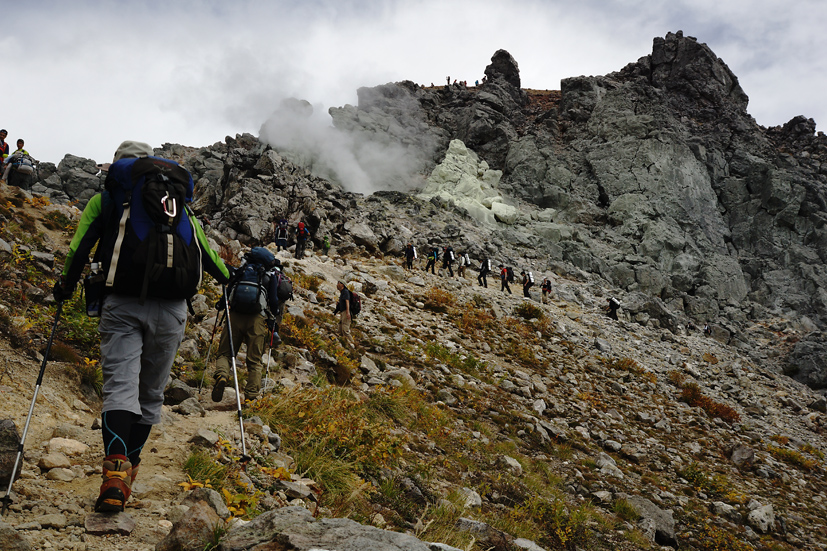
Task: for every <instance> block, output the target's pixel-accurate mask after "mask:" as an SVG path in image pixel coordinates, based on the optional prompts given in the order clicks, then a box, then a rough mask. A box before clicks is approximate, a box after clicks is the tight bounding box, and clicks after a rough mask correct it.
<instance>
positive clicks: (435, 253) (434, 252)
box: [425, 247, 439, 275]
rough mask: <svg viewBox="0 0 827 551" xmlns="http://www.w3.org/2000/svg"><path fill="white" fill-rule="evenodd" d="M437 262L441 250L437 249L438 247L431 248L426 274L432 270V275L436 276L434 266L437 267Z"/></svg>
mask: <svg viewBox="0 0 827 551" xmlns="http://www.w3.org/2000/svg"><path fill="white" fill-rule="evenodd" d="M437 260H439V249H437V248H436V247H431V250H430V251H428V263H427V264H425V272H426V273H427V271H428V269H429V268H430V270H431V273H432V274H434V275H436V272H435V271H434V266H436V262H437Z"/></svg>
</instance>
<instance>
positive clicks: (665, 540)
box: [625, 496, 678, 547]
mask: <svg viewBox="0 0 827 551" xmlns="http://www.w3.org/2000/svg"><path fill="white" fill-rule="evenodd" d="M625 498H626V501H628V502H629V504H630V505H631V506H632V507H634V508H635V511H637V512H638V514H639V515H640V521H639V523H638V524H639V525H640V526H641V529H642V530H643V532H644V533H645V534H646V535H647V536H648V537H649V539H651V540H652V541H654V542H655V543H657V544H659V545H669V546H671V547H677V545H678V540H677V535H676V532H675V519H674V518H673V517H672V510H671V509H661V508H660V507H658V506H657V505H655V504H654V503H652V502H651V501H649V500H648V499H646V498H644V497H640V496H625Z"/></svg>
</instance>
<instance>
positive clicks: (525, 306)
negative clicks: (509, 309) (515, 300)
mask: <svg viewBox="0 0 827 551" xmlns="http://www.w3.org/2000/svg"><path fill="white" fill-rule="evenodd" d="M514 313H515V314H516V315H517V316H519V317H521V318H523V319H527V320H530V319H536V320H544V319H545V318H546V314H545V312H543V309H542V308H540V307H539V306H537V305H536V304H535V303H533V302H531V301H528V300H524V301H522V302H521V303H520V304H518V305H517V307H516V308H514Z"/></svg>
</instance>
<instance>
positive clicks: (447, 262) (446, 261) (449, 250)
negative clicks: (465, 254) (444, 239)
mask: <svg viewBox="0 0 827 551" xmlns="http://www.w3.org/2000/svg"><path fill="white" fill-rule="evenodd" d="M453 263H454V248H453V247H451V246H450V245H449V246H447V247H445V248H444V249H443V250H442V269H443V270H448V276H449V277H454V270H452V269H451V264H453Z"/></svg>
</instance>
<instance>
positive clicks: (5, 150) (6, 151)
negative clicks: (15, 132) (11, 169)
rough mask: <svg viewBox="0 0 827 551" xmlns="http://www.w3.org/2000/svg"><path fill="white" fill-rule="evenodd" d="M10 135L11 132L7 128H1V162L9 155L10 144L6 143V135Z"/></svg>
mask: <svg viewBox="0 0 827 551" xmlns="http://www.w3.org/2000/svg"><path fill="white" fill-rule="evenodd" d="M8 135H9V133H8V131H7V130H6V129H5V128H3V129H2V130H0V163H2V162H3V161H5V160H6V157H8V156H9V144H7V143H6V136H8Z"/></svg>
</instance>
